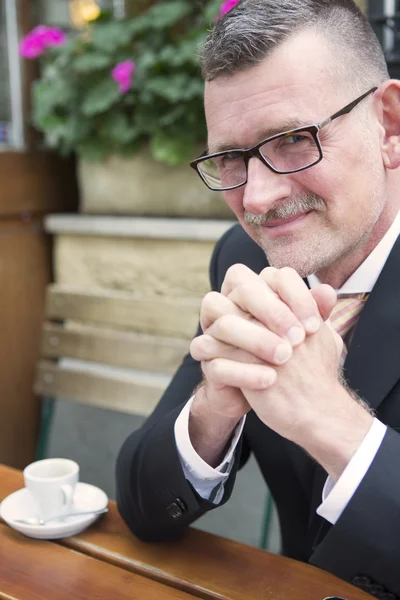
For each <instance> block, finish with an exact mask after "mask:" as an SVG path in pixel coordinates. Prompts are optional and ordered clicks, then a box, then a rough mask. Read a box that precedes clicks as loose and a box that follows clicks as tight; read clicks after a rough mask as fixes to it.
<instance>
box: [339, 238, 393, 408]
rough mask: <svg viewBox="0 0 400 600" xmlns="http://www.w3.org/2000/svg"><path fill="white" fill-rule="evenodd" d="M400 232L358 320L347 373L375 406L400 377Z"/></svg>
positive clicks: (348, 356)
mask: <svg viewBox="0 0 400 600" xmlns="http://www.w3.org/2000/svg"><path fill="white" fill-rule="evenodd" d="M399 346H400V236H399V237H398V239H397V241H396V243H395V245H394V246H393V249H392V252H391V253H390V255H389V257H388V259H387V261H386V264H385V266H384V268H383V270H382V272H381V274H380V276H379V278H378V281H377V282H376V284H375V286H374V289H373V290H372V292H371V294H370V296H369V298H368V300H367V302H366V304H365V306H364V308H363V311H362V313H361V315H360V318H359V321H358V323H357V326H356V329H355V332H354V336H353V339H352V342H351V345H350V348H349V353H348V355H347V359H346V362H345V364H344V376H345V378H346V380H347V382H348V384H349V386H350V387H351V389H353V390H354V391H356V392H357V393H358V394H359V395H360V396H361V397H362V398H363V399H364V400H366V401H367V402H368V404H369V405H370V406H371V408H373V409H377V408H378V407H379V405H380V404H381V402H382V401H383V400H384V399H385V397H386V396H387V395H388V393H389V392H390V390H391V389H392V387H393V386H394V385H395V384H396V383H397V381H398V380H399V379H400V360H399V350H400V348H399Z"/></svg>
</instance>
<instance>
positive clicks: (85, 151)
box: [76, 139, 110, 162]
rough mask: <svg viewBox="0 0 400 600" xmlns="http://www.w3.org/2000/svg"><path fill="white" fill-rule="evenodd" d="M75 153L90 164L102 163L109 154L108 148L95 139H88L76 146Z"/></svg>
mask: <svg viewBox="0 0 400 600" xmlns="http://www.w3.org/2000/svg"><path fill="white" fill-rule="evenodd" d="M76 150H77V153H78V154H79V156H81V157H82V158H85V159H86V160H89V161H90V162H102V161H103V160H105V159H106V158H107V156H108V155H109V154H110V147H109V146H108V145H102V144H101V143H100V142H99V140H97V139H88V140H85V141H84V142H81V143H80V144H78V146H77V148H76Z"/></svg>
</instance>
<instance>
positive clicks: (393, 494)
mask: <svg viewBox="0 0 400 600" xmlns="http://www.w3.org/2000/svg"><path fill="white" fill-rule="evenodd" d="M399 456H400V434H399V433H398V432H397V431H395V430H393V429H391V428H390V427H389V428H388V430H387V432H386V435H385V437H384V439H383V441H382V444H381V446H380V448H379V450H378V452H377V454H376V456H375V459H374V461H373V462H372V464H371V466H370V468H369V469H368V471H367V473H366V475H365V477H364V478H363V480H362V482H361V483H360V485H359V487H358V488H357V491H356V492H355V494H354V496H353V497H352V499H351V500H350V502H349V504H348V505H347V507H346V508H345V510H344V511H343V513H342V515H341V516H340V518H339V520H338V521H337V523H336V524H335V525H334V526H333V527H331V528H330V530H329V532H328V533H327V535H326V536H325V537H324V539H323V541H322V542H320V544H318V545H317V546H316V547H315V548H314V552H313V554H312V556H311V558H310V562H311V564H313V565H315V566H317V567H320V568H321V569H324V570H326V571H330V572H331V573H334V574H335V575H337V576H338V577H340V578H342V579H345V580H347V581H350V582H352V583H353V584H355V585H358V586H359V587H362V588H363V589H365V591H367V592H369V593H371V594H373V595H378V597H380V596H379V594H376V593H375V592H376V591H378V592H379V593H380V594H381V595H382V594H383V595H382V598H385V599H386V600H390V598H393V599H394V596H393V595H392V596H391V594H390V592H391V593H392V594H396V595H397V596H400V572H399V565H400V463H399V460H398V457H399Z"/></svg>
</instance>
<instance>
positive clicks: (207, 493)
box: [174, 396, 246, 504]
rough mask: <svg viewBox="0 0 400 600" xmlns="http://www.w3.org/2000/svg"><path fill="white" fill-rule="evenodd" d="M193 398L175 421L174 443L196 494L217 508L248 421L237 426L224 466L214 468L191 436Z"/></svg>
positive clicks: (244, 418) (184, 471)
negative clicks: (194, 444) (194, 445)
mask: <svg viewBox="0 0 400 600" xmlns="http://www.w3.org/2000/svg"><path fill="white" fill-rule="evenodd" d="M193 400H194V396H192V397H191V398H190V400H189V402H187V404H185V406H184V407H183V409H182V411H181V412H180V414H179V416H178V418H177V420H176V421H175V428H174V432H175V442H176V447H177V450H178V455H179V459H180V462H181V465H182V469H183V473H184V475H185V477H186V479H187V480H188V481H189V483H191V484H192V486H193V487H194V489H195V490H196V492H197V493H198V494H199V495H200V496H201V497H202V498H204V499H205V500H212V501H213V502H214V503H216V504H218V503H219V502H220V501H221V499H222V496H223V494H224V487H223V484H224V482H225V480H226V479H228V477H229V474H230V471H231V468H232V465H233V458H234V453H235V450H236V446H237V444H238V441H239V439H240V436H241V435H242V431H243V427H244V423H245V420H246V417H245V416H244V417H243V418H242V419H241V420H240V421H239V423H238V424H237V425H236V428H235V431H234V435H233V437H232V440H231V443H230V446H229V448H228V451H227V453H226V455H225V456H224V458H223V460H222V462H221V463H220V464H219V465H218V466H217V467H215V468H213V467H211V466H210V465H209V464H208V463H206V462H205V461H204V460H203V459H202V458H201V456H199V455H198V454H197V452H196V450H195V449H194V448H193V446H192V442H191V440H190V436H189V415H190V408H191V406H192V402H193Z"/></svg>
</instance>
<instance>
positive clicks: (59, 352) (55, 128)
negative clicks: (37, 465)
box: [0, 0, 400, 551]
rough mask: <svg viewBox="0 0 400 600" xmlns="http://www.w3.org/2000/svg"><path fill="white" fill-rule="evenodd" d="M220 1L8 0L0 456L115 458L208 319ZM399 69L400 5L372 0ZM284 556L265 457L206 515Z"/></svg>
mask: <svg viewBox="0 0 400 600" xmlns="http://www.w3.org/2000/svg"><path fill="white" fill-rule="evenodd" d="M227 4H228V3H221V1H220V0H217V1H215V0H209V1H206V0H159V1H155V0H152V1H151V0H104V1H100V0H0V177H1V180H0V278H1V284H2V285H1V294H0V331H1V336H0V403H1V408H2V412H1V414H2V419H1V422H2V428H1V435H0V462H1V463H4V464H7V465H10V466H13V467H16V468H23V467H24V466H26V465H27V464H28V463H29V462H31V461H32V460H34V459H35V458H40V457H45V456H65V457H69V458H72V459H75V460H77V461H78V462H79V463H80V465H81V474H82V475H81V479H82V480H83V481H86V482H89V483H92V484H94V485H98V486H100V487H101V488H102V489H104V490H105V491H106V493H107V494H108V495H109V496H110V497H111V498H114V496H115V484H114V464H115V460H116V456H117V453H118V450H119V448H120V446H121V444H122V442H123V441H124V439H125V438H126V437H127V436H128V435H129V433H130V432H131V431H133V430H134V429H136V428H137V427H139V426H140V424H141V423H142V422H143V420H144V419H145V418H146V416H147V415H148V414H149V413H150V412H151V410H152V409H153V407H154V406H155V404H156V403H157V401H158V399H159V398H160V396H161V394H162V392H163V390H164V389H165V387H166V385H167V384H168V382H169V380H170V378H171V376H172V374H173V372H174V370H175V369H176V367H177V366H178V364H179V362H180V360H181V359H182V357H183V355H184V354H185V352H186V351H187V347H188V342H189V340H190V339H191V337H192V336H193V334H194V332H195V330H196V324H197V319H198V310H199V306H200V301H201V298H202V296H203V295H204V294H205V293H206V292H207V291H208V288H209V283H208V263H209V259H210V256H211V252H212V249H213V246H214V244H215V242H216V241H217V240H218V238H219V237H220V236H221V235H222V234H223V233H224V232H225V231H226V230H227V229H228V228H229V227H230V226H231V225H232V224H233V222H234V221H233V215H232V214H231V213H230V212H229V210H228V209H227V208H226V206H225V204H224V203H223V201H222V198H221V197H219V195H218V194H216V193H213V192H209V191H208V190H207V189H206V187H205V186H203V185H202V183H201V182H200V180H198V178H197V177H196V175H195V174H194V173H193V172H192V171H191V169H190V168H189V167H188V162H189V161H190V160H191V159H192V158H194V157H195V156H197V155H198V154H200V153H201V152H202V151H203V149H204V147H205V136H206V133H205V124H204V117H203V106H202V81H201V77H200V74H199V70H198V66H197V61H196V51H197V48H198V46H199V44H200V43H201V42H202V40H204V39H205V36H206V35H207V31H208V30H209V28H210V27H211V26H212V23H213V22H214V21H215V20H216V19H218V18H220V16H222V14H223V7H224V5H225V6H226V5H227ZM358 4H359V5H360V7H361V8H362V10H363V11H365V12H366V14H367V15H368V18H369V19H370V21H371V23H372V25H373V27H374V29H375V31H376V33H377V35H378V37H379V40H380V42H381V44H382V46H383V48H384V51H385V54H386V57H387V61H388V65H389V70H390V73H391V75H392V76H393V77H398V75H399V68H400V36H399V25H400V1H399V0H370V1H369V2H365V1H362V0H360V2H358ZM196 526H198V527H200V528H203V529H206V530H208V531H211V532H214V533H217V534H219V535H223V536H225V537H230V538H234V539H238V540H240V541H243V542H245V543H248V544H252V545H259V546H261V547H264V548H268V549H270V550H272V551H279V528H278V525H277V522H276V516H275V513H274V509H273V506H272V503H271V501H270V498H269V495H268V492H267V490H266V489H265V485H264V483H263V482H262V480H261V477H260V474H259V472H258V468H257V465H256V464H255V463H254V461H252V460H250V461H249V463H248V464H247V465H246V467H245V468H244V469H243V470H242V472H241V473H240V474H239V477H238V482H237V485H236V488H235V491H234V495H233V498H232V500H231V501H230V502H229V503H228V504H227V505H225V506H224V507H223V508H221V509H220V510H217V511H214V512H213V513H212V514H208V515H206V516H205V517H203V518H202V519H200V521H199V522H198V523H197V524H196Z"/></svg>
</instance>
